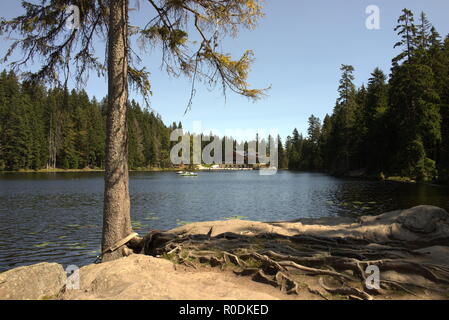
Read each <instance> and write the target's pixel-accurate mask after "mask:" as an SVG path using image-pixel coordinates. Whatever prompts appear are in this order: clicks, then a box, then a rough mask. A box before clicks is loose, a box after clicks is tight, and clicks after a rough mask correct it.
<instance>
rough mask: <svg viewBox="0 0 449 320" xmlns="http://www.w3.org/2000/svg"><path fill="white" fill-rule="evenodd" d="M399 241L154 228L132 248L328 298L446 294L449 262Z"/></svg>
mask: <svg viewBox="0 0 449 320" xmlns="http://www.w3.org/2000/svg"><path fill="white" fill-rule="evenodd" d="M396 245H398V244H397V243H394V244H392V243H389V244H388V245H384V244H382V245H373V244H369V243H367V242H366V241H360V240H351V239H333V238H332V239H331V238H322V237H313V236H310V235H300V236H292V237H288V236H281V235H275V234H262V235H257V236H253V237H249V236H244V235H239V234H234V233H224V234H221V235H218V236H216V237H213V238H211V237H210V234H209V235H182V236H179V235H173V234H167V233H158V232H150V233H149V234H148V235H147V236H146V237H145V238H144V239H143V240H142V241H141V243H140V244H139V245H136V246H134V247H133V249H134V250H135V251H139V252H140V253H145V254H149V255H159V256H163V257H165V258H168V259H170V260H173V261H175V262H177V263H181V264H184V265H187V266H191V267H195V265H197V264H207V265H210V266H212V267H221V268H222V269H224V268H227V269H230V270H233V271H234V272H235V273H236V274H239V275H242V276H251V277H252V279H253V280H254V281H259V282H263V283H266V284H269V285H272V286H274V287H278V288H279V289H280V290H282V292H284V293H286V294H299V293H300V292H301V291H302V290H308V291H309V292H310V293H312V294H314V295H317V296H319V297H321V298H323V299H330V298H335V297H339V298H345V299H363V300H370V299H374V298H375V297H376V296H379V295H382V294H384V293H386V292H389V293H390V294H391V293H398V294H399V292H402V293H404V294H411V295H414V296H419V295H420V294H421V295H422V294H423V292H425V291H426V290H427V291H429V292H437V293H441V292H444V288H445V287H446V288H447V286H448V284H449V268H448V267H447V266H442V265H433V264H424V263H417V262H415V261H412V260H413V258H414V257H416V256H419V255H420V253H417V252H415V251H412V250H410V249H407V248H404V246H396ZM370 265H375V266H377V267H378V268H379V270H380V287H379V288H371V289H369V288H367V285H366V281H367V278H368V277H369V276H370V275H371V274H370V273H366V268H367V267H368V266H370ZM385 271H390V272H395V273H397V274H398V275H399V277H398V279H403V278H404V277H402V278H401V277H400V276H402V275H407V276H409V278H413V277H416V276H419V277H421V278H423V279H425V283H417V282H415V281H400V280H397V279H390V278H383V277H382V272H385ZM304 277H308V279H309V280H310V279H315V285H311V283H310V281H308V282H307V281H304V280H303V279H304ZM430 284H431V285H430ZM446 291H447V290H446Z"/></svg>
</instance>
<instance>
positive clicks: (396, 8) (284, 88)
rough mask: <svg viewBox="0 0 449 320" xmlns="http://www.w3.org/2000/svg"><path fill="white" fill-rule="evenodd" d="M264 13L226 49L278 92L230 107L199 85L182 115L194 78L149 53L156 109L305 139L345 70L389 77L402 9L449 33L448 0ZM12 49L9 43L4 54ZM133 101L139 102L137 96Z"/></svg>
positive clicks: (307, 4) (233, 99)
mask: <svg viewBox="0 0 449 320" xmlns="http://www.w3.org/2000/svg"><path fill="white" fill-rule="evenodd" d="M133 1H134V0H131V3H133ZM368 5H377V6H378V7H379V8H380V27H381V28H380V30H368V29H367V28H366V27H365V20H366V18H367V16H368V15H367V14H366V13H365V9H366V7H367V6H368ZM264 7H265V9H264V11H265V14H266V16H265V18H263V19H262V20H261V21H260V23H259V26H258V28H257V29H256V30H251V31H247V30H243V31H242V32H241V33H240V34H239V37H238V38H237V39H226V40H225V41H224V42H223V46H222V49H223V51H225V52H229V53H231V54H233V55H234V56H239V55H240V54H241V53H242V52H243V51H244V50H245V49H252V50H254V52H255V57H256V62H255V63H254V65H253V68H252V72H251V75H250V78H249V82H250V83H251V85H252V86H253V87H257V88H264V87H267V86H270V85H271V87H272V88H271V90H270V91H269V92H268V97H266V98H264V99H262V100H260V101H257V102H255V103H254V102H251V101H248V99H247V98H244V97H240V96H237V95H235V94H233V93H231V92H229V93H228V95H227V99H226V102H225V99H224V98H223V95H222V91H221V90H220V88H217V89H216V90H213V91H209V90H208V89H205V88H202V87H201V85H198V88H197V93H196V96H195V99H194V104H193V106H192V110H191V111H190V112H189V113H188V114H187V115H185V116H184V110H185V107H186V105H187V102H188V99H189V96H190V89H191V82H190V80H189V79H187V78H184V77H181V78H173V77H168V76H167V75H166V73H165V71H163V70H161V69H160V55H159V54H158V52H157V51H152V52H150V53H148V54H146V55H145V58H144V63H143V65H145V66H146V67H147V68H148V70H149V71H150V72H151V82H152V87H153V96H152V97H151V105H152V108H153V109H154V110H155V111H157V112H158V113H159V114H160V115H161V116H162V119H163V120H164V121H165V122H166V123H167V124H170V123H172V122H174V121H176V122H178V121H182V122H183V124H184V127H185V128H187V129H189V130H192V127H193V122H194V121H201V123H202V127H203V129H208V128H214V129H218V130H219V131H220V132H222V133H224V132H225V130H232V129H241V130H245V129H251V130H258V129H264V130H271V129H273V130H276V131H278V132H279V134H280V135H281V137H282V138H283V139H285V137H286V136H287V135H289V134H291V131H292V130H293V128H295V127H297V128H298V129H299V130H300V131H301V132H303V133H305V132H306V127H307V118H308V117H309V116H310V114H312V113H313V114H315V115H316V116H319V117H320V118H321V119H322V118H323V117H324V115H325V114H326V113H331V112H332V109H333V107H334V104H335V100H336V98H337V87H338V80H339V78H340V71H339V68H340V65H341V64H352V65H353V66H354V67H355V70H356V71H355V76H356V84H357V85H358V86H359V85H361V84H362V83H366V82H367V79H368V78H369V75H370V73H371V72H372V70H373V69H374V68H375V67H380V68H381V69H383V70H384V71H385V72H386V73H387V74H388V73H389V69H390V62H391V59H392V58H393V57H394V56H395V54H396V53H397V50H394V49H393V45H394V43H395V42H396V41H397V39H398V37H397V35H396V34H395V32H394V30H393V29H394V27H395V25H396V21H397V18H398V17H399V15H400V14H401V10H402V9H403V8H404V7H406V8H409V9H411V10H412V11H413V12H414V13H415V15H416V16H417V15H418V14H419V12H420V11H424V12H426V13H427V15H428V17H429V19H430V21H431V22H432V23H433V25H434V26H435V27H436V28H437V30H438V31H439V32H440V34H441V35H442V36H445V35H447V34H448V33H449V1H447V0H426V1H424V0H394V1H391V0H370V1H366V0H340V1H334V0H266V1H265V4H264ZM21 12H22V11H21V7H20V2H19V1H5V2H4V3H2V13H1V14H0V15H1V16H3V17H5V18H9V17H12V16H15V15H17V14H19V13H21ZM148 13H151V11H150V9H149V7H148V5H147V4H146V3H145V1H142V4H141V10H140V12H139V13H133V14H132V16H131V18H132V23H134V24H138V25H141V24H143V23H144V21H145V15H146V14H148ZM6 44H7V42H4V41H3V45H2V47H1V48H0V54H3V53H4V52H5V50H6ZM99 48H101V44H99ZM100 50H101V49H100ZM99 52H100V53H101V51H99ZM1 67H2V68H4V67H5V65H2V66H1ZM86 90H87V92H88V93H89V95H90V96H96V97H97V98H102V97H104V96H105V95H106V92H107V85H106V80H105V79H98V78H96V76H95V75H92V77H91V79H90V80H89V83H88V85H87V87H86ZM131 96H132V97H135V98H136V99H137V100H138V101H141V99H139V97H138V96H137V95H135V94H133V93H132V94H131ZM207 131H208V130H207ZM237 138H238V137H237Z"/></svg>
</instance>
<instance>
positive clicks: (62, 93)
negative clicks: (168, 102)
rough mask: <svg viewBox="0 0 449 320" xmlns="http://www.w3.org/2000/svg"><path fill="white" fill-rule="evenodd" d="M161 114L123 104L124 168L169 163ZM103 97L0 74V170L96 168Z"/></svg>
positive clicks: (102, 133) (102, 149)
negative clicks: (125, 107) (126, 141)
mask: <svg viewBox="0 0 449 320" xmlns="http://www.w3.org/2000/svg"><path fill="white" fill-rule="evenodd" d="M178 126H179V125H176V124H173V125H172V126H170V127H167V126H165V125H164V123H163V122H162V120H161V118H160V117H159V116H158V115H157V114H155V113H153V112H149V111H148V110H146V109H145V110H144V109H142V108H141V107H140V106H139V104H137V103H136V102H135V101H131V102H130V103H129V104H128V130H129V164H130V168H133V169H136V168H141V167H145V168H150V167H151V168H157V167H168V166H170V148H171V144H170V133H171V131H172V129H173V127H175V128H176V127H178ZM105 132H106V100H105V99H104V100H103V101H100V102H99V101H97V100H96V99H95V98H93V99H89V97H88V95H87V93H86V92H85V91H75V90H72V91H71V92H69V91H68V90H67V89H59V88H54V89H46V88H45V87H43V86H40V85H31V84H28V83H22V82H20V81H19V79H18V77H17V76H16V75H15V74H14V72H6V71H4V72H2V73H1V74H0V170H10V171H16V170H27V169H32V170H38V169H43V168H63V169H84V168H102V167H103V164H104V158H105Z"/></svg>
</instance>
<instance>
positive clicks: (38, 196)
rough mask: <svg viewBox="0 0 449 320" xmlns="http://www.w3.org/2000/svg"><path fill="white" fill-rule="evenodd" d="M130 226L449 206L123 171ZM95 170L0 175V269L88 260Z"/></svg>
mask: <svg viewBox="0 0 449 320" xmlns="http://www.w3.org/2000/svg"><path fill="white" fill-rule="evenodd" d="M130 178H131V181H130V193H131V204H132V219H133V228H134V230H135V231H137V232H139V233H140V234H141V235H144V234H145V233H146V232H147V231H148V230H150V229H159V230H167V229H171V228H174V227H177V226H180V225H183V224H185V223H189V222H195V221H207V220H223V219H229V218H232V217H238V218H241V219H249V220H259V221H274V220H292V219H298V218H305V217H314V218H316V217H324V216H338V215H341V216H354V215H361V214H379V213H382V212H386V211H389V210H394V209H400V208H408V207H412V206H415V205H419V204H433V205H437V206H440V207H443V208H445V209H446V210H448V209H449V197H448V194H449V189H448V188H446V187H441V186H431V185H417V184H407V183H396V182H380V181H362V180H353V179H338V178H334V177H331V176H327V175H324V174H318V173H297V172H289V171H280V172H279V173H278V174H276V175H273V176H261V175H259V173H258V172H257V171H234V172H201V173H199V176H198V177H196V178H194V177H181V176H178V175H176V174H175V173H173V172H158V173H147V172H145V173H141V172H135V173H131V174H130ZM103 186H104V183H103V175H102V173H54V174H53V173H52V174H48V173H42V174H40V173H6V174H1V175H0V272H1V271H5V270H7V269H11V268H13V267H17V266H20V265H28V264H33V263H38V262H42V261H50V262H58V263H61V264H62V265H64V267H66V266H67V265H72V264H74V265H78V266H82V265H86V264H89V263H92V262H93V261H94V260H95V257H96V256H97V255H98V254H99V249H100V242H101V224H102V203H103Z"/></svg>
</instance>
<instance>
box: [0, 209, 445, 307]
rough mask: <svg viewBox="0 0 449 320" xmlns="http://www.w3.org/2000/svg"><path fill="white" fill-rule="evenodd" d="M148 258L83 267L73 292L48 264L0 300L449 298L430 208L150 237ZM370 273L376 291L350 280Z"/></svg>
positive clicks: (28, 272)
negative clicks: (376, 280) (373, 270)
mask: <svg viewBox="0 0 449 320" xmlns="http://www.w3.org/2000/svg"><path fill="white" fill-rule="evenodd" d="M167 235H170V239H171V240H169V241H167V240H163V239H166V238H167V237H166V236H167ZM158 238H159V240H158ZM148 250H150V251H151V252H152V254H153V256H149V255H143V254H132V255H131V256H129V257H126V258H123V259H119V260H116V261H112V262H108V263H103V264H97V265H88V266H85V267H83V268H81V269H80V273H79V276H80V282H79V285H80V287H79V289H76V290H69V289H68V287H67V285H66V284H67V276H66V273H65V270H64V268H63V267H62V266H61V265H58V264H55V263H41V264H37V265H33V266H26V267H19V268H16V269H12V270H9V271H6V272H4V273H1V274H0V300H5V299H12V300H30V299H31V300H42V299H69V300H70V299H231V300H232V299H261V300H262V299H351V298H354V299H371V298H372V299H448V298H449V214H448V213H447V212H446V211H445V210H443V209H441V208H437V207H433V206H418V207H414V208H411V209H407V210H398V211H393V212H388V213H384V214H382V215H379V216H363V217H360V218H358V219H351V218H322V219H300V220H296V221H288V222H282V221H279V222H276V221H275V222H255V221H245V220H230V221H211V222H200V223H192V224H188V225H185V226H182V227H179V228H176V229H173V230H170V231H168V232H164V233H160V234H156V235H154V234H153V236H152V242H151V243H150V242H147V243H146V244H145V248H142V250H141V252H142V253H147V254H148V253H149V252H148ZM145 251H147V252H145ZM368 265H378V267H379V269H380V272H381V273H380V275H381V279H382V280H381V282H382V288H381V289H379V290H366V289H365V288H363V281H361V280H363V279H364V278H365V276H363V274H362V275H361V276H362V278H358V276H360V275H359V274H358V272H357V268H358V269H360V270H362V269H361V267H363V268H364V267H366V266H368ZM354 266H357V268H355V267H354Z"/></svg>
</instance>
